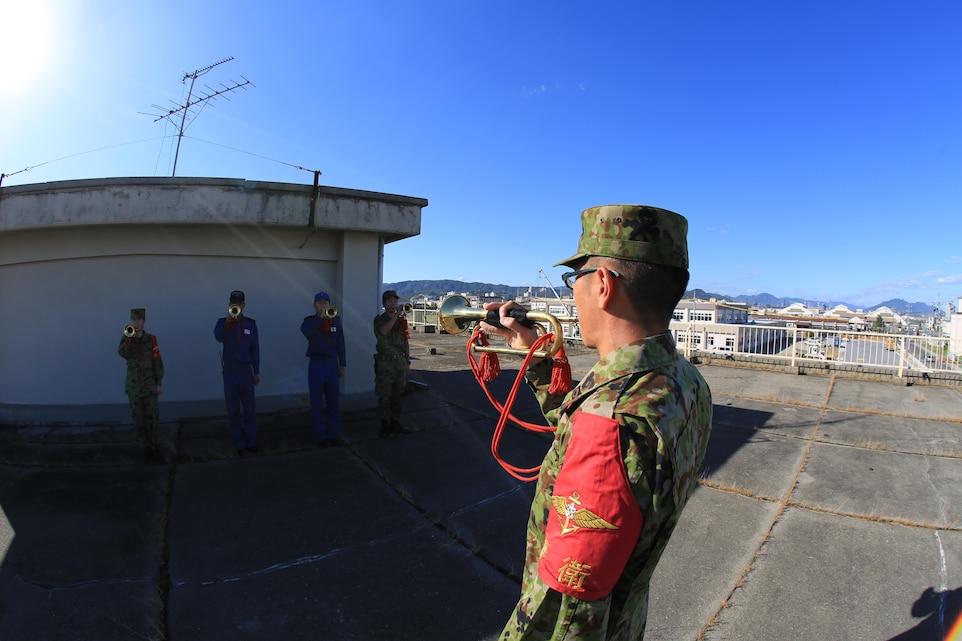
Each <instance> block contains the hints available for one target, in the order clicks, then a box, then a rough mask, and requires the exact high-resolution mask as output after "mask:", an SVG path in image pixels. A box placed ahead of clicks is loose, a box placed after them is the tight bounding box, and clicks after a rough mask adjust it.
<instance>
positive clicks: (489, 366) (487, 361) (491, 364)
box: [478, 332, 501, 383]
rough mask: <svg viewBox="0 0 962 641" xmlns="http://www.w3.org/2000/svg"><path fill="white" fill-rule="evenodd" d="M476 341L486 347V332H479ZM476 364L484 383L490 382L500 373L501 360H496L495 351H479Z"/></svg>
mask: <svg viewBox="0 0 962 641" xmlns="http://www.w3.org/2000/svg"><path fill="white" fill-rule="evenodd" d="M478 342H479V343H481V346H482V347H488V345H489V343H488V336H487V334H485V333H484V332H479V333H478ZM478 366H479V368H480V374H481V380H482V381H484V382H485V383H490V382H491V381H493V380H494V379H496V378H497V377H498V374H500V373H501V361H499V360H498V354H497V353H496V352H481V358H480V360H479V362H478Z"/></svg>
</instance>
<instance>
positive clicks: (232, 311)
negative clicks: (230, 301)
mask: <svg viewBox="0 0 962 641" xmlns="http://www.w3.org/2000/svg"><path fill="white" fill-rule="evenodd" d="M240 314H241V307H240V305H231V306H230V307H228V308H227V315H228V316H230V317H231V318H237V317H238V316H240Z"/></svg>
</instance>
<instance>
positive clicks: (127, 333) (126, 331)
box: [124, 325, 137, 338]
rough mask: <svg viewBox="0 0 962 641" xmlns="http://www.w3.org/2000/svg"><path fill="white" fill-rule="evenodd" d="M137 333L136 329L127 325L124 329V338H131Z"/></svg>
mask: <svg viewBox="0 0 962 641" xmlns="http://www.w3.org/2000/svg"><path fill="white" fill-rule="evenodd" d="M136 333H137V329H136V328H135V327H134V326H133V325H127V326H126V327H124V336H126V337H127V338H133V336H134V334H136Z"/></svg>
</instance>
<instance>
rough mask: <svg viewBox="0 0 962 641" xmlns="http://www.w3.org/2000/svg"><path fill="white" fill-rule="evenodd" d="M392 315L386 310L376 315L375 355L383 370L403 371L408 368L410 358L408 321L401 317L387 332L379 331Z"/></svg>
mask: <svg viewBox="0 0 962 641" xmlns="http://www.w3.org/2000/svg"><path fill="white" fill-rule="evenodd" d="M389 320H391V316H390V315H389V314H388V313H387V312H384V313H383V314H379V315H377V316H375V317H374V325H373V326H374V336H375V337H376V339H377V354H376V355H375V356H374V358H375V359H376V360H378V361H379V362H380V363H381V367H382V371H396V372H403V371H405V370H406V369H407V359H408V349H409V347H408V322H407V319H406V318H400V319H398V321H397V322H396V323H394V327H392V328H391V331H389V332H388V333H387V334H382V333H381V332H379V331H377V328H378V327H380V326H382V325H383V324H384V323H386V322H387V321H389Z"/></svg>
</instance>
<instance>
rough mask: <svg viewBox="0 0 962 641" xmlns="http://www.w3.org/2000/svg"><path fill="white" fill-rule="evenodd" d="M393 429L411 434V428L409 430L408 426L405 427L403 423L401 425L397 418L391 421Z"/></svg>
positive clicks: (393, 430) (400, 432)
mask: <svg viewBox="0 0 962 641" xmlns="http://www.w3.org/2000/svg"><path fill="white" fill-rule="evenodd" d="M391 431H392V432H397V433H398V434H410V433H411V430H409V429H408V428H406V427H404V426H403V425H401V424H400V423H399V422H398V421H396V420H392V421H391Z"/></svg>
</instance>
